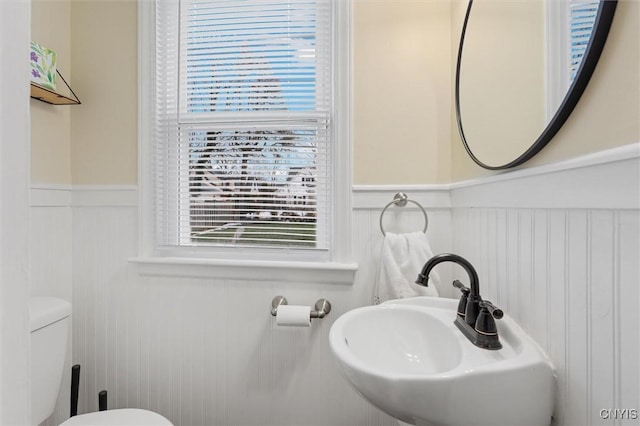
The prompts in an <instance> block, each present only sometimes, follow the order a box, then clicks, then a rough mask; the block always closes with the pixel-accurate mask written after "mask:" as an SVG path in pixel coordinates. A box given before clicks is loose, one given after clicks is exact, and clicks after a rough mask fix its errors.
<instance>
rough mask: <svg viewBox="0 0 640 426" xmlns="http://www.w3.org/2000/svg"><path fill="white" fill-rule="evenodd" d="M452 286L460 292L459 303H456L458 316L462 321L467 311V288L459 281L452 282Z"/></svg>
mask: <svg viewBox="0 0 640 426" xmlns="http://www.w3.org/2000/svg"><path fill="white" fill-rule="evenodd" d="M453 286H454V287H455V288H457V289H459V290H460V291H461V292H462V296H460V301H459V302H458V312H457V313H458V316H459V317H462V318H463V319H464V317H465V315H466V311H467V301H468V299H469V292H470V291H471V290H469V287H465V286H464V284H462V283H461V282H460V281H458V280H455V281H453Z"/></svg>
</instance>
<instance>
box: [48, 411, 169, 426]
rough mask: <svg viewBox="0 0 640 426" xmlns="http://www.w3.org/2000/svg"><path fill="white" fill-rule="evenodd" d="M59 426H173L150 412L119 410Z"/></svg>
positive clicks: (81, 418)
mask: <svg viewBox="0 0 640 426" xmlns="http://www.w3.org/2000/svg"><path fill="white" fill-rule="evenodd" d="M60 426H173V424H172V423H171V422H170V421H169V420H167V419H166V418H164V417H163V416H161V415H160V414H158V413H154V412H152V411H148V410H140V409H138V408H121V409H117V410H106V411H97V412H94V413H88V414H81V415H79V416H74V417H71V418H70V419H69V420H67V421H65V422H63V423H61V424H60Z"/></svg>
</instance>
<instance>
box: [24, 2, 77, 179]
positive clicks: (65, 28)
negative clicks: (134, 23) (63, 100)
mask: <svg viewBox="0 0 640 426" xmlns="http://www.w3.org/2000/svg"><path fill="white" fill-rule="evenodd" d="M70 6H71V3H70V1H69V0H55V1H54V0H33V1H32V3H31V40H33V41H35V42H38V43H40V44H41V45H43V46H45V47H48V48H49V49H52V50H54V51H55V52H56V54H57V68H58V70H59V71H60V73H61V74H62V75H63V76H64V78H65V79H66V80H67V81H68V82H70V81H72V79H71V71H72V69H71V36H70V32H69V27H70V25H71V24H70V22H71V21H70V19H71V12H70ZM63 84H64V83H62V82H61V81H58V82H57V85H58V86H60V85H63ZM70 108H71V107H69V106H55V105H49V104H45V103H44V102H40V101H37V100H35V99H31V182H32V183H34V184H41V183H52V184H61V185H68V184H70V183H71V160H70V155H71V135H70V131H71V128H70V123H71V110H70Z"/></svg>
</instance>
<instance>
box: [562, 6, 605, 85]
mask: <svg viewBox="0 0 640 426" xmlns="http://www.w3.org/2000/svg"><path fill="white" fill-rule="evenodd" d="M598 4H599V1H598V0H570V2H569V11H570V12H569V13H570V28H569V33H570V36H569V39H570V47H569V52H570V53H569V55H570V61H569V67H570V70H569V76H570V80H571V81H573V79H574V78H575V77H576V75H577V73H578V69H579V68H580V64H581V63H582V58H583V57H584V55H585V53H586V51H587V46H588V45H589V40H590V38H591V32H592V31H593V26H594V24H595V22H596V17H597V15H598Z"/></svg>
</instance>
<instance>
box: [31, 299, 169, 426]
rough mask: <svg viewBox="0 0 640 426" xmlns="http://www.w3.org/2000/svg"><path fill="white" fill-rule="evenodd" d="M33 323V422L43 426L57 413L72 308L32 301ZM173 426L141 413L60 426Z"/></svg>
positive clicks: (99, 415) (89, 417)
mask: <svg viewBox="0 0 640 426" xmlns="http://www.w3.org/2000/svg"><path fill="white" fill-rule="evenodd" d="M29 317H30V319H31V422H32V424H36V425H37V424H40V423H42V422H43V421H44V420H46V419H47V418H48V417H49V416H50V415H51V414H52V413H53V410H54V409H55V404H56V399H57V398H58V391H59V390H60V384H61V382H62V373H63V371H64V360H65V356H66V351H67V338H68V334H69V321H70V317H71V304H70V303H69V302H67V301H65V300H62V299H57V298H54V297H34V298H31V300H30V301H29ZM79 425H83V426H92V425H96V426H98V425H111V426H120V425H121V426H129V425H130V426H134V425H135V426H146V425H149V426H151V425H158V426H172V424H171V422H170V421H169V420H167V419H166V418H164V417H162V416H161V415H160V414H157V413H154V412H151V411H147V410H140V409H133V408H126V409H119V410H107V411H98V412H95V413H89V414H82V415H79V416H74V417H72V418H70V419H69V420H67V421H65V422H63V423H62V425H60V426H79Z"/></svg>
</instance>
